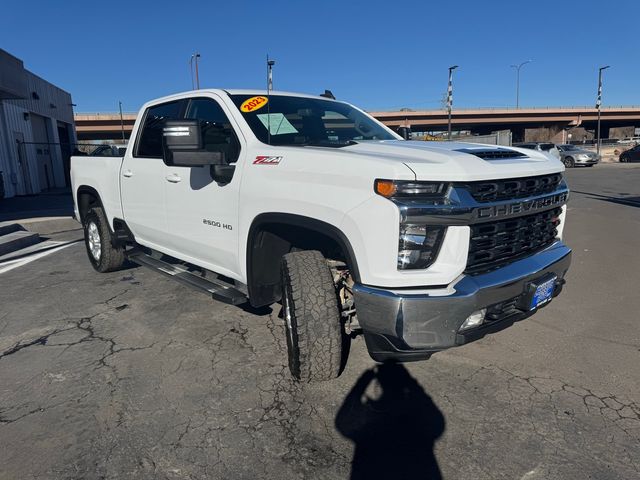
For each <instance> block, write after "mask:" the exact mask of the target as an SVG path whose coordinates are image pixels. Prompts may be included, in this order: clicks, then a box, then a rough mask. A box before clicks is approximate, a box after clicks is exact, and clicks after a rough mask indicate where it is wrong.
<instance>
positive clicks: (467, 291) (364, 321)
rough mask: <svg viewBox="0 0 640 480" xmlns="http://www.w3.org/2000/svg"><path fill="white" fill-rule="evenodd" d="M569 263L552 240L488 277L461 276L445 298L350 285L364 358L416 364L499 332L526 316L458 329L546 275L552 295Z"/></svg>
mask: <svg viewBox="0 0 640 480" xmlns="http://www.w3.org/2000/svg"><path fill="white" fill-rule="evenodd" d="M570 263H571V249H570V248H568V247H567V246H566V245H564V243H562V242H561V241H557V242H555V243H554V244H553V245H551V246H549V247H547V248H546V249H544V250H542V251H540V252H537V253H536V254H534V255H532V256H530V257H527V258H524V259H521V260H518V261H515V262H513V263H511V264H509V265H506V266H504V267H501V268H499V269H497V270H494V271H492V272H489V273H485V274H482V275H476V276H470V275H469V276H464V277H463V278H462V279H461V280H459V281H458V282H457V283H456V284H455V285H453V290H454V293H452V294H450V295H446V296H436V295H430V294H425V293H419V294H413V293H412V292H411V291H410V290H407V291H404V290H395V291H391V290H389V289H383V288H376V287H370V286H366V285H361V284H356V285H355V287H354V294H355V304H356V310H357V312H358V320H359V322H360V325H361V326H362V329H363V331H364V334H365V340H366V343H367V348H368V350H369V354H370V355H371V357H372V358H373V359H374V360H377V361H385V360H399V361H410V360H421V359H424V358H428V357H429V356H430V355H431V354H432V353H433V352H437V351H439V350H444V349H447V348H450V347H454V346H458V345H462V344H464V343H468V342H470V341H473V340H476V339H478V338H481V337H482V336H484V335H486V334H487V333H490V332H493V331H497V330H501V329H502V328H505V327H507V326H509V325H511V324H512V323H513V322H514V321H517V320H520V319H522V318H525V317H527V316H529V315H531V313H532V312H528V311H523V310H518V311H517V312H515V313H513V312H512V313H510V314H509V315H508V316H506V317H505V318H500V319H499V320H496V321H492V322H489V323H485V324H483V325H481V326H480V327H476V328H474V329H470V330H465V331H464V332H460V327H461V325H462V324H463V323H464V321H465V320H466V319H467V317H468V316H469V315H471V314H472V313H473V312H475V311H477V310H480V309H482V308H486V307H490V306H495V305H498V304H500V303H502V302H506V301H509V300H512V299H514V298H516V297H519V296H521V295H524V293H525V288H526V286H527V284H528V283H529V282H531V281H534V280H536V279H538V278H539V277H542V276H544V275H545V274H548V273H553V274H555V275H556V276H557V283H556V291H555V293H554V296H556V295H558V294H559V293H560V291H561V289H562V285H563V284H564V276H565V274H566V272H567V270H568V269H569V265H570Z"/></svg>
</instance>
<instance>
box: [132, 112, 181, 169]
mask: <svg viewBox="0 0 640 480" xmlns="http://www.w3.org/2000/svg"><path fill="white" fill-rule="evenodd" d="M181 105H182V101H181V100H177V101H175V102H169V103H161V104H160V105H155V106H153V107H150V108H149V109H148V110H147V113H146V115H145V117H144V125H143V126H142V131H141V134H140V140H139V141H138V148H137V150H136V157H150V158H162V126H163V124H164V121H165V120H178V119H179V118H180V106H181Z"/></svg>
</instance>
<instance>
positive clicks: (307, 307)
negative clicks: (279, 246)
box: [282, 250, 346, 382]
mask: <svg viewBox="0 0 640 480" xmlns="http://www.w3.org/2000/svg"><path fill="white" fill-rule="evenodd" d="M282 312H283V317H284V323H285V333H286V337H287V352H288V357H289V370H290V371H291V375H293V377H294V378H296V379H298V380H300V381H302V382H316V381H325V380H331V379H333V378H336V377H338V375H340V373H341V367H342V365H343V362H342V360H343V358H342V356H343V348H344V347H343V343H344V338H343V337H344V335H345V334H344V333H343V327H342V322H341V318H340V309H339V307H338V297H337V294H336V288H335V285H334V283H333V277H332V275H331V270H330V269H329V266H328V265H327V262H326V260H325V258H324V256H323V255H322V254H321V253H320V252H318V251H315V250H307V251H298V252H292V253H288V254H286V255H284V257H283V258H282ZM345 350H346V349H345Z"/></svg>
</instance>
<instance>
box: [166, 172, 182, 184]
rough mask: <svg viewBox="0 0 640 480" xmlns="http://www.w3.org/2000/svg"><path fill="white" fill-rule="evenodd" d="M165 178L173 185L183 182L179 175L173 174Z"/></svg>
mask: <svg viewBox="0 0 640 480" xmlns="http://www.w3.org/2000/svg"><path fill="white" fill-rule="evenodd" d="M165 178H166V179H167V181H168V182H171V183H178V182H179V181H180V180H182V179H181V178H180V175H178V174H177V173H172V174H171V175H167V176H166V177H165Z"/></svg>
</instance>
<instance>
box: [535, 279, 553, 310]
mask: <svg viewBox="0 0 640 480" xmlns="http://www.w3.org/2000/svg"><path fill="white" fill-rule="evenodd" d="M556 280H557V277H555V276H554V277H553V278H550V279H549V280H545V281H544V282H542V283H540V284H538V285H536V289H535V291H534V292H533V296H532V297H531V304H530V305H529V310H535V309H536V308H538V307H540V306H542V305H544V304H545V303H547V302H550V301H551V298H552V297H553V290H554V289H555V288H556Z"/></svg>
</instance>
